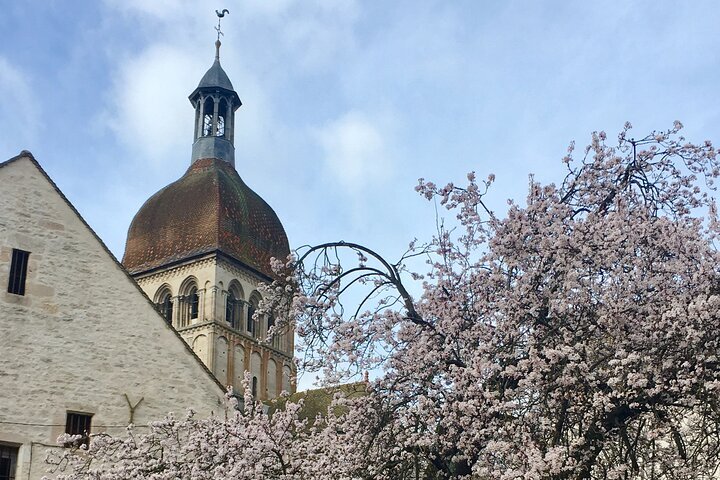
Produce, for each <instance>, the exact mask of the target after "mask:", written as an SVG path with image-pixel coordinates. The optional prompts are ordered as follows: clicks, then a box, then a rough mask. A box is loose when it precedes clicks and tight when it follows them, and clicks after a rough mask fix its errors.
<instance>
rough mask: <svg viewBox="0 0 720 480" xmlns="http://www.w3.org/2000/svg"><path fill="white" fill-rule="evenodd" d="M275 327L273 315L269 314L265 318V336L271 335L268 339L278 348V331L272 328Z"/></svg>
mask: <svg viewBox="0 0 720 480" xmlns="http://www.w3.org/2000/svg"><path fill="white" fill-rule="evenodd" d="M274 327H275V317H274V316H272V315H270V316H269V317H268V319H267V333H266V337H268V336H270V335H272V337H271V339H270V344H271V345H272V346H273V347H275V348H280V332H279V331H278V330H277V329H275V328H274Z"/></svg>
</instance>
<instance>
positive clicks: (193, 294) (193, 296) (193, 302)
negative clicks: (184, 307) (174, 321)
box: [188, 287, 200, 319]
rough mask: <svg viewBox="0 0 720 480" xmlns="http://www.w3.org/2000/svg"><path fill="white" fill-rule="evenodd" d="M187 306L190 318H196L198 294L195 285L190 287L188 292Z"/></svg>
mask: <svg viewBox="0 0 720 480" xmlns="http://www.w3.org/2000/svg"><path fill="white" fill-rule="evenodd" d="M188 306H189V307H190V308H189V310H190V319H193V318H198V312H199V310H200V308H199V307H200V297H199V296H198V291H197V287H192V288H191V289H190V292H188Z"/></svg>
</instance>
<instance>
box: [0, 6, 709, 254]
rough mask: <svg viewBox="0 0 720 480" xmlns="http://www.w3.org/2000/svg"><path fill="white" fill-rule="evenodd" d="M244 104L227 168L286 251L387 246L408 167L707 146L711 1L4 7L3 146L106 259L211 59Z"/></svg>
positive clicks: (175, 146)
mask: <svg viewBox="0 0 720 480" xmlns="http://www.w3.org/2000/svg"><path fill="white" fill-rule="evenodd" d="M216 8H228V9H229V10H230V12H231V13H230V15H229V16H227V17H226V18H225V20H224V24H223V30H224V32H225V36H224V37H223V39H222V40H223V47H222V53H221V60H222V64H223V66H224V68H225V70H226V71H227V72H228V74H229V76H230V78H231V80H232V81H233V84H234V86H235V89H236V90H237V92H238V94H239V96H240V98H241V99H242V100H243V103H244V105H243V106H242V107H241V108H240V110H238V112H237V133H236V158H237V162H236V163H237V169H238V171H239V173H240V175H241V176H242V177H243V179H244V180H245V181H246V182H247V184H248V185H250V186H251V187H252V188H253V189H254V190H255V191H257V192H258V193H259V194H260V195H262V196H263V197H264V198H265V199H266V200H267V201H268V202H269V203H270V205H272V206H273V208H274V209H275V210H276V212H277V213H278V215H279V217H280V218H281V220H282V221H283V223H284V225H285V228H286V230H287V232H288V236H289V238H290V242H291V245H292V246H294V247H297V246H299V245H302V244H312V243H318V242H321V241H327V240H338V239H344V240H347V241H351V240H352V241H357V242H360V243H364V244H366V245H368V246H370V247H372V248H375V249H376V250H378V251H379V252H381V253H383V254H385V255H386V256H387V257H388V258H391V259H392V258H395V257H396V256H398V255H399V254H400V253H401V252H402V251H403V250H404V249H405V248H406V246H407V244H408V242H409V241H411V240H412V239H413V238H415V237H417V238H419V239H421V240H422V239H427V238H429V237H430V235H432V233H433V229H434V225H435V210H434V206H433V205H432V204H431V203H428V202H426V201H424V200H423V199H421V198H420V197H419V196H418V195H417V194H416V193H415V192H414V190H413V187H414V186H415V185H416V183H417V179H418V178H419V177H424V178H426V179H429V180H432V181H435V182H436V183H441V184H444V183H446V182H448V181H455V182H457V183H462V181H463V179H464V178H465V174H466V173H467V172H468V171H471V170H474V171H476V172H477V174H478V176H480V177H485V176H486V175H487V174H489V173H495V174H496V176H497V181H496V183H495V185H494V187H493V189H492V191H491V194H490V203H491V205H493V206H494V207H495V208H496V209H497V210H500V211H501V210H502V209H503V208H504V205H505V200H506V199H507V198H509V197H512V198H517V199H522V198H523V197H524V195H525V191H526V187H527V182H528V175H529V174H531V173H532V174H535V178H536V179H539V180H540V181H543V182H551V181H560V180H561V178H562V174H563V165H562V164H561V162H560V159H561V158H562V157H563V155H564V154H565V151H566V147H567V145H568V143H569V142H570V141H571V140H576V141H577V143H578V145H579V146H582V145H584V144H585V143H586V141H587V139H588V138H589V134H590V132H592V131H593V130H606V131H607V132H608V134H609V135H611V136H614V135H615V134H616V133H617V132H618V131H619V129H620V128H621V127H622V125H623V123H624V122H625V121H626V120H627V121H630V122H632V123H633V125H635V130H634V131H635V133H636V135H637V136H643V135H644V134H646V133H648V131H649V130H652V129H664V128H669V127H670V126H671V125H672V122H673V121H674V120H676V119H679V120H681V121H682V122H683V123H684V124H685V126H686V129H685V131H684V133H685V135H686V136H687V137H688V139H690V140H694V141H703V140H705V139H714V140H718V139H719V137H720V102H719V101H718V100H719V95H718V92H719V89H720V58H719V56H720V35H718V25H719V22H720V3H718V2H717V1H691V2H658V1H628V0H625V1H604V2H579V1H572V2H571V1H564V2H563V1H537V0H526V1H505V2H501V1H494V2H490V1H479V0H478V1H456V2H447V1H419V0H415V1H403V0H398V1H393V2H387V1H371V0H367V1H363V2H360V1H353V0H338V1H330V0H327V1H319V0H225V1H224V2H220V3H210V2H205V1H197V0H196V1H189V0H157V1H154V0H103V1H99V0H93V1H89V0H85V1H73V2H61V1H59V0H20V1H10V0H4V1H3V2H2V9H0V10H1V11H2V13H0V98H2V100H1V101H0V158H2V159H6V158H10V157H12V156H14V155H16V154H17V153H18V152H19V151H20V150H22V149H28V150H30V151H32V152H33V154H34V155H35V156H36V158H37V159H38V160H39V161H40V163H41V164H42V165H43V167H44V168H45V169H46V170H47V171H48V173H49V174H50V175H51V176H52V177H53V178H54V179H55V181H56V183H57V184H58V185H59V187H60V188H61V189H62V190H63V191H64V192H65V194H66V195H67V196H68V198H69V199H70V200H71V201H72V202H73V203H74V204H75V206H76V207H77V209H78V210H79V211H80V213H81V214H82V215H83V216H84V217H85V219H86V220H87V221H88V223H89V224H90V225H91V226H92V227H93V228H94V229H95V230H96V231H97V233H98V234H99V235H100V237H101V238H103V239H104V241H105V242H106V243H107V244H108V246H109V247H110V249H111V250H112V251H113V252H114V253H115V255H116V256H117V257H118V258H120V257H122V253H123V250H124V242H125V235H126V233H127V228H128V225H129V224H130V221H131V219H132V217H133V215H134V214H135V212H136V211H137V210H138V208H139V207H140V206H141V205H142V203H143V202H144V201H145V200H146V199H147V198H148V197H149V196H150V195H151V194H153V193H154V192H155V191H157V190H159V189H160V188H162V187H163V186H165V185H166V184H168V183H170V182H171V181H174V180H175V179H177V178H179V177H180V176H181V175H182V174H183V173H184V171H185V170H186V169H187V167H188V166H189V160H190V147H191V142H192V120H193V110H192V108H191V106H190V103H189V102H188V100H187V96H188V94H189V93H190V92H191V91H192V90H193V89H194V88H195V86H196V85H197V82H198V81H199V80H200V78H201V77H202V75H203V73H204V72H205V71H206V70H207V68H208V67H209V66H210V65H211V63H212V60H213V55H214V46H213V42H214V40H215V31H214V30H213V27H214V25H215V24H216V21H217V19H216V17H215V15H214V10H215V9H216Z"/></svg>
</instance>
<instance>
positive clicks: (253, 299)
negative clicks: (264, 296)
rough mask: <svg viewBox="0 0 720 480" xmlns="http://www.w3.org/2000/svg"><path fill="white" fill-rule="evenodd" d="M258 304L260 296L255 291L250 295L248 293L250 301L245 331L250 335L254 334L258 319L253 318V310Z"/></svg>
mask: <svg viewBox="0 0 720 480" xmlns="http://www.w3.org/2000/svg"><path fill="white" fill-rule="evenodd" d="M259 304H260V296H259V295H258V293H257V292H254V293H253V294H252V295H250V303H249V304H248V315H247V331H248V333H249V334H250V335H252V336H255V334H256V332H257V329H256V326H257V321H258V319H257V318H255V317H256V315H255V310H257V307H258V305H259Z"/></svg>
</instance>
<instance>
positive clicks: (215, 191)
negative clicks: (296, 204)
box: [123, 158, 290, 278]
mask: <svg viewBox="0 0 720 480" xmlns="http://www.w3.org/2000/svg"><path fill="white" fill-rule="evenodd" d="M215 251H220V252H222V253H224V254H226V255H229V256H230V257H232V258H234V259H235V260H237V261H239V262H241V263H243V264H245V265H246V266H248V267H250V268H252V269H254V270H256V271H257V272H259V273H261V274H263V275H265V276H267V277H270V278H272V277H274V274H273V272H272V270H271V268H270V258H272V257H275V258H279V259H284V258H286V257H287V255H288V254H289V253H290V248H289V245H288V239H287V235H286V234H285V230H284V229H283V226H282V224H281V223H280V220H279V219H278V217H277V215H276V214H275V212H274V211H273V209H272V208H271V207H270V206H269V205H268V204H267V203H266V202H265V201H264V200H263V199H262V198H260V196H259V195H257V194H256V193H255V192H253V191H252V190H251V189H250V188H249V187H248V186H247V185H245V182H243V181H242V179H241V178H240V175H238V173H237V171H235V168H233V166H232V165H230V164H229V163H227V162H225V161H223V160H219V159H216V158H206V159H201V160H198V161H196V162H195V163H193V164H192V165H191V166H190V168H189V169H188V170H187V172H185V175H183V176H182V178H180V179H179V180H177V181H176V182H173V183H171V184H170V185H168V186H167V187H165V188H163V189H162V190H160V191H159V192H157V193H156V194H155V195H153V196H152V197H150V198H149V199H148V200H147V201H146V202H145V204H144V205H143V206H142V207H141V208H140V211H139V212H138V213H137V214H136V215H135V218H134V219H133V221H132V223H131V224H130V229H129V231H128V236H127V243H126V245H125V255H124V257H123V264H124V265H125V267H126V268H127V269H128V270H129V271H130V273H132V274H137V273H142V272H146V271H148V270H152V269H155V268H158V267H161V266H165V265H169V264H173V263H175V262H179V261H182V260H184V259H189V258H193V257H196V256H198V255H202V254H206V253H210V252H215Z"/></svg>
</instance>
